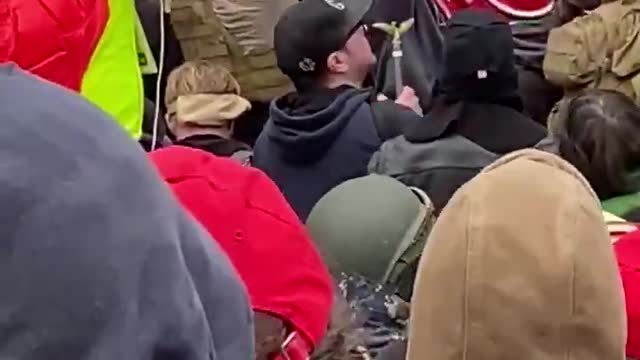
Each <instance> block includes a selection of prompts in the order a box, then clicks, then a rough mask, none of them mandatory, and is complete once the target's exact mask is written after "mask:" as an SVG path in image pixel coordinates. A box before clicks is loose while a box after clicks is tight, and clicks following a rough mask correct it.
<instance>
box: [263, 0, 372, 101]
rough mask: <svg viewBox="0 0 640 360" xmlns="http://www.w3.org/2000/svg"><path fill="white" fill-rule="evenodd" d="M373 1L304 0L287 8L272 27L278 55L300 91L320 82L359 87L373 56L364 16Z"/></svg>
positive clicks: (285, 71)
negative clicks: (273, 27)
mask: <svg viewBox="0 0 640 360" xmlns="http://www.w3.org/2000/svg"><path fill="white" fill-rule="evenodd" d="M371 4H372V0H303V1H301V2H299V3H298V4H295V5H293V6H291V7H289V8H288V9H287V10H286V11H285V13H284V14H283V15H282V17H281V18H280V20H279V21H278V24H277V25H276V28H275V31H274V42H275V44H274V45H275V51H276V57H277V59H278V66H279V67H280V69H281V70H282V72H283V73H284V74H286V75H287V76H289V77H290V78H291V80H292V81H293V82H294V84H295V85H296V87H297V88H298V90H299V91H302V90H305V89H306V88H307V87H313V86H314V84H316V83H318V82H320V83H324V85H326V86H331V84H332V83H334V82H336V81H338V82H350V83H351V85H354V86H357V87H360V86H362V82H363V81H364V80H365V78H366V76H367V74H368V73H369V71H370V70H371V67H372V66H373V64H374V63H375V61H376V58H375V55H374V54H373V52H372V50H371V46H370V45H369V42H368V40H367V38H366V34H365V32H366V30H367V29H366V25H365V24H363V21H362V19H363V18H364V17H365V14H366V13H367V11H368V10H369V8H370V7H371ZM321 77H322V78H323V79H320V78H321ZM336 77H337V78H339V79H340V80H337V79H335V78H336Z"/></svg>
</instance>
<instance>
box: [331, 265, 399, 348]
mask: <svg viewBox="0 0 640 360" xmlns="http://www.w3.org/2000/svg"><path fill="white" fill-rule="evenodd" d="M339 288H340V291H341V292H342V296H343V297H344V298H345V299H346V300H347V302H348V304H349V306H350V307H351V309H352V310H353V311H354V313H355V317H356V319H355V321H356V323H357V324H358V325H359V326H360V327H361V328H362V329H363V330H364V346H365V347H366V350H367V352H368V353H369V355H370V356H371V357H373V358H375V357H376V355H377V354H378V353H379V352H380V351H382V350H383V349H385V348H386V347H388V346H390V345H391V344H393V343H395V342H399V341H405V340H406V338H407V322H408V319H409V303H407V302H406V301H404V300H402V299H401V298H400V297H399V296H397V295H396V291H395V290H396V289H395V288H394V287H393V286H389V285H381V284H374V283H371V282H370V281H369V280H368V279H367V278H365V277H363V276H360V275H354V274H341V276H340V281H339Z"/></svg>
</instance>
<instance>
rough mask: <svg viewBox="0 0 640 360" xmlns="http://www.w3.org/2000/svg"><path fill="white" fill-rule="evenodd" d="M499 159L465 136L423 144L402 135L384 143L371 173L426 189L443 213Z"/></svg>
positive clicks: (437, 208)
mask: <svg viewBox="0 0 640 360" xmlns="http://www.w3.org/2000/svg"><path fill="white" fill-rule="evenodd" d="M497 158H498V155H496V154H494V153H491V152H489V151H487V150H485V149H483V148H482V147H480V146H479V145H477V144H475V143H473V142H471V141H469V140H467V139H466V138H464V137H462V136H457V135H454V136H449V137H445V138H441V139H437V140H434V141H429V142H421V143H417V142H410V141H408V140H407V139H406V138H405V137H404V136H399V137H397V138H395V139H392V140H389V141H386V142H385V143H384V144H382V147H381V148H380V151H378V152H376V153H375V154H374V155H373V157H372V158H371V161H370V162H369V172H370V173H376V174H381V175H387V176H391V177H393V178H395V179H398V180H399V181H401V182H402V183H404V184H405V185H407V186H414V187H417V188H420V189H422V190H423V191H425V192H426V193H427V195H429V198H431V200H432V201H433V204H434V206H435V208H436V212H440V210H442V208H443V207H444V206H445V205H446V204H447V202H448V201H449V199H450V198H451V196H452V195H453V193H455V192H456V190H458V188H459V187H460V186H462V185H463V184H464V183H466V182H467V181H469V180H470V179H471V178H472V177H474V176H475V175H476V174H477V173H478V172H480V170H482V168H484V167H485V166H487V165H489V164H490V163H492V162H493V161H494V160H496V159H497Z"/></svg>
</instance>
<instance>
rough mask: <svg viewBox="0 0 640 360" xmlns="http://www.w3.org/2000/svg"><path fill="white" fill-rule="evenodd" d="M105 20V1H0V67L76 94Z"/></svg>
mask: <svg viewBox="0 0 640 360" xmlns="http://www.w3.org/2000/svg"><path fill="white" fill-rule="evenodd" d="M108 18H109V5H108V2H107V0H73V1H70V0H46V1H42V0H2V1H0V62H7V61H13V62H15V63H17V64H18V65H20V67H21V68H23V69H25V70H27V71H29V72H31V73H34V74H36V75H39V76H40V77H42V78H45V79H47V80H49V81H52V82H54V83H57V84H60V85H63V86H65V87H67V88H69V89H72V90H75V91H79V90H80V85H81V83H82V77H83V75H84V73H85V70H86V69H87V66H88V65H89V62H90V60H91V55H92V54H93V52H94V49H95V47H96V45H97V44H98V41H99V40H100V37H101V35H102V32H103V30H104V28H105V26H106V24H107V19H108Z"/></svg>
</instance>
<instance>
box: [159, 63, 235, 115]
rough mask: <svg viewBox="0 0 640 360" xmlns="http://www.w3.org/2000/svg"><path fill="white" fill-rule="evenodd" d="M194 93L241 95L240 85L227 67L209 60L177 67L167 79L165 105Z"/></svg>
mask: <svg viewBox="0 0 640 360" xmlns="http://www.w3.org/2000/svg"><path fill="white" fill-rule="evenodd" d="M193 94H235V95H240V85H239V84H238V81H237V80H236V79H235V77H233V75H231V73H230V72H229V70H227V69H226V68H224V67H222V66H220V65H216V64H214V63H212V62H210V61H207V60H196V61H187V62H185V63H183V64H182V65H180V66H178V67H177V68H175V69H174V70H173V71H172V72H171V74H169V78H168V80H167V89H166V93H165V105H166V106H167V107H168V106H169V105H170V104H171V103H172V102H174V101H176V99H177V98H178V97H179V96H184V95H193Z"/></svg>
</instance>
